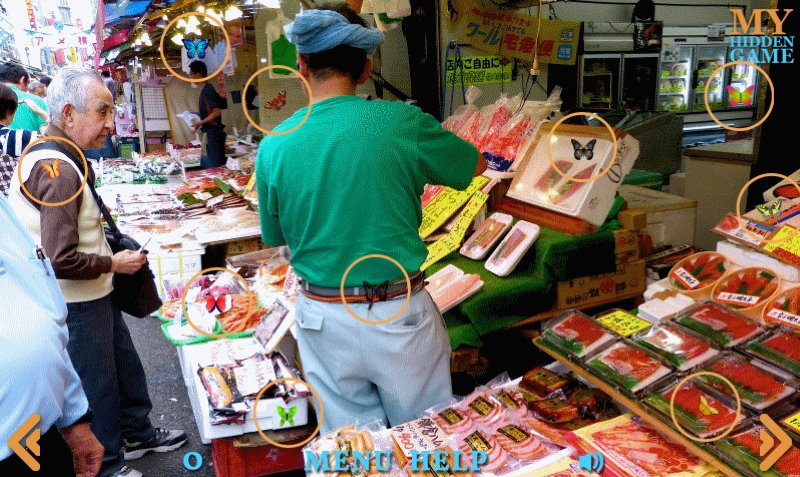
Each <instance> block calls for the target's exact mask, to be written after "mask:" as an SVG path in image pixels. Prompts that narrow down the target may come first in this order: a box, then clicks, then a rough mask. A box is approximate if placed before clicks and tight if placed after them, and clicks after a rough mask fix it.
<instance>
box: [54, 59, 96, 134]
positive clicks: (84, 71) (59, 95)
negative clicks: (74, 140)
mask: <svg viewBox="0 0 800 477" xmlns="http://www.w3.org/2000/svg"><path fill="white" fill-rule="evenodd" d="M83 78H91V79H94V80H97V82H99V83H100V84H102V85H103V86H105V83H103V79H102V78H101V77H100V75H99V74H97V72H96V71H95V70H93V69H91V68H83V67H80V66H65V67H63V68H61V69H60V70H59V71H58V73H57V74H56V76H55V78H53V82H52V83H50V86H49V87H48V88H47V98H46V101H47V109H48V112H49V113H50V121H51V122H52V123H56V124H58V123H60V122H61V121H62V119H63V118H62V117H61V110H62V109H63V108H64V106H65V105H67V104H71V105H73V106H74V107H75V108H77V109H78V110H80V111H85V110H86V108H87V107H89V89H88V88H86V87H85V85H84V84H83V83H82V81H81V80H82V79H83Z"/></svg>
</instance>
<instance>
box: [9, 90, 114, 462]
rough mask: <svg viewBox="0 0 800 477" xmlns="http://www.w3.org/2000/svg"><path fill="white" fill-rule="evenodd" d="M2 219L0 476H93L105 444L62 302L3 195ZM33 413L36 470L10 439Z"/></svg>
mask: <svg viewBox="0 0 800 477" xmlns="http://www.w3.org/2000/svg"><path fill="white" fill-rule="evenodd" d="M4 87H5V86H4ZM0 89H2V88H0ZM6 89H8V88H6ZM12 94H13V93H12ZM0 101H2V100H0ZM0 222H2V223H3V237H4V240H5V239H7V240H8V242H6V243H4V244H3V247H2V248H0V263H3V268H2V271H0V289H2V290H3V292H4V293H7V296H9V297H13V299H9V300H7V302H6V305H5V306H4V307H2V308H0V343H3V352H2V353H0V376H2V378H0V413H2V416H3V419H2V421H0V475H4V476H14V477H20V476H35V475H47V476H75V474H78V475H81V476H84V477H94V476H96V475H97V473H98V472H99V471H100V464H101V462H102V460H103V446H102V445H100V442H98V441H97V438H96V437H95V436H94V434H93V433H92V431H91V429H90V428H89V422H90V421H91V420H92V414H91V412H90V411H89V405H88V402H87V401H86V395H85V394H84V392H83V387H82V386H81V380H80V378H79V377H78V374H77V373H76V372H75V368H74V367H73V366H72V361H71V360H70V358H69V354H68V353H67V348H66V346H67V341H68V339H69V338H68V336H67V325H66V321H65V319H66V316H67V307H66V305H65V304H64V299H63V298H62V297H61V292H60V290H59V289H58V283H57V282H56V279H55V276H53V270H52V268H51V267H50V263H49V262H48V261H47V260H40V259H39V258H38V257H37V256H36V252H35V251H36V245H35V244H34V243H33V240H31V237H30V235H28V233H26V231H25V230H24V228H23V227H22V224H20V223H19V221H18V220H17V219H16V217H15V216H14V214H13V213H12V212H11V209H10V208H9V206H8V202H7V201H6V199H5V197H2V196H0ZM20 317H24V319H20ZM32 414H38V415H39V418H40V420H39V423H38V424H37V425H36V426H37V428H38V429H39V431H40V432H41V437H40V438H39V447H40V452H39V453H38V455H40V456H41V459H39V462H40V464H41V466H42V467H41V469H39V471H37V472H33V471H31V469H30V468H29V467H28V465H27V464H25V462H23V460H22V459H21V458H20V457H19V456H17V455H15V454H14V453H13V452H12V450H11V448H10V447H9V445H8V441H9V438H10V437H11V435H12V434H13V433H14V432H15V431H16V430H17V429H18V428H19V427H20V426H22V424H23V423H24V422H25V421H26V420H27V419H28V418H29V417H30V416H31V415H32Z"/></svg>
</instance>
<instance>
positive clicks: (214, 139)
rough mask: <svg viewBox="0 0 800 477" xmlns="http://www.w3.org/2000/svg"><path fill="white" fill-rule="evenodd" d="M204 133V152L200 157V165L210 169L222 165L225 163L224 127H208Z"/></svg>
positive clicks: (225, 136)
mask: <svg viewBox="0 0 800 477" xmlns="http://www.w3.org/2000/svg"><path fill="white" fill-rule="evenodd" d="M204 134H205V135H206V151H205V152H206V153H205V156H201V158H200V167H201V168H203V169H210V168H212V167H222V166H224V165H225V162H226V159H225V138H227V137H228V136H227V134H225V130H224V129H210V130H208V131H204Z"/></svg>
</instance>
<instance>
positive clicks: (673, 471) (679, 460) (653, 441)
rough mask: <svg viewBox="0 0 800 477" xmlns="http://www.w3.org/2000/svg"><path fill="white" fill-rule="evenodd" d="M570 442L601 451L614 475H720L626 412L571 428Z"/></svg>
mask: <svg viewBox="0 0 800 477" xmlns="http://www.w3.org/2000/svg"><path fill="white" fill-rule="evenodd" d="M568 437H569V438H570V442H571V443H572V444H574V445H576V447H577V448H578V450H579V452H578V453H579V454H582V453H584V452H596V451H597V450H600V451H601V452H603V455H604V456H605V459H606V466H607V467H614V470H615V471H616V470H617V469H619V472H621V473H619V472H615V474H616V475H637V476H653V477H655V476H658V477H705V476H712V475H714V476H717V475H719V474H718V473H717V472H716V471H715V469H714V468H713V467H711V466H710V465H709V464H706V463H705V462H703V461H702V460H700V459H699V458H697V457H695V456H694V455H693V454H692V453H691V452H689V450H688V449H687V448H686V447H684V446H683V445H682V444H679V443H676V442H673V441H671V440H668V439H667V438H666V437H664V436H662V435H661V434H659V433H658V432H657V431H656V430H655V429H653V428H651V427H649V426H647V425H645V424H644V423H640V422H639V421H638V420H634V418H632V417H631V416H630V415H628V414H626V415H623V416H620V417H618V418H616V419H612V420H610V421H603V422H599V423H597V424H593V425H591V426H589V427H585V428H583V429H579V430H577V431H573V433H572V435H571V436H568Z"/></svg>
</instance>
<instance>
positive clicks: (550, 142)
mask: <svg viewBox="0 0 800 477" xmlns="http://www.w3.org/2000/svg"><path fill="white" fill-rule="evenodd" d="M575 116H589V117H591V118H594V119H596V120H598V121H600V122H601V123H602V124H603V126H605V127H606V129H608V132H609V133H611V138H612V139H613V140H614V150H613V152H612V154H611V160H610V161H609V162H608V166H606V168H605V169H603V170H602V171H600V172H598V173H597V174H595V175H593V176H592V177H589V178H588V179H578V178H576V177H573V176H569V175H567V174H564V173H563V172H561V169H559V168H558V166H556V163H555V161H554V160H553V134H555V132H556V129H558V127H559V126H561V124H562V123H563V122H564V121H566V120H567V119H569V118H572V117H575ZM545 149H546V150H547V160H548V161H549V162H550V167H552V168H553V170H554V171H556V172H558V174H559V175H560V176H561V177H563V178H564V179H566V180H568V181H573V182H593V181H596V180H597V179H599V178H601V177H603V176H604V175H606V174H608V171H610V170H611V166H613V165H614V164H616V163H617V152H618V151H619V144H618V141H617V135H616V134H615V133H614V128H612V127H611V125H610V124H608V122H607V121H606V120H605V119H603V118H601V117H600V116H598V115H596V114H594V113H584V112H577V113H570V114H567V115H566V116H564V117H563V118H561V119H559V120H558V121H556V123H555V124H554V125H553V127H552V128H551V129H550V133H549V134H548V135H547V146H546V147H545Z"/></svg>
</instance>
